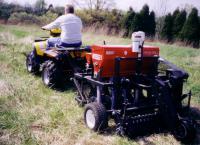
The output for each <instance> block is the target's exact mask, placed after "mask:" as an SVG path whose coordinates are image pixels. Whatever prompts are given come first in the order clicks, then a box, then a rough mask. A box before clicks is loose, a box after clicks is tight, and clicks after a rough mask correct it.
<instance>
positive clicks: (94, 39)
mask: <svg viewBox="0 0 200 145" xmlns="http://www.w3.org/2000/svg"><path fill="white" fill-rule="evenodd" d="M46 33H47V32H44V31H42V30H40V29H39V27H37V26H13V25H0V69H1V70H0V144H27V145H29V144H30V145H32V144H33V145H35V144H59V145H61V144H68V145H74V144H84V145H85V144H87V145H94V144H95V145H105V144H109V145H110V144H113V145H115V144H117V145H135V144H180V143H179V142H177V141H176V140H175V139H174V138H173V137H172V136H171V135H169V134H152V135H151V136H147V137H140V138H136V139H135V140H129V139H127V138H125V137H119V136H116V135H114V134H113V133H107V134H96V133H94V132H92V131H90V130H89V129H87V128H86V127H85V125H84V122H83V108H80V107H79V106H78V105H77V103H76V102H75V101H74V95H75V92H74V90H72V89H69V90H66V91H65V92H57V91H55V90H51V89H48V88H46V87H45V86H44V85H43V84H42V81H41V78H40V77H37V76H33V75H31V74H28V73H27V72H26V69H25V56H24V53H27V52H29V51H31V50H32V48H31V43H32V42H33V39H34V38H35V37H37V36H40V35H41V36H44V35H45V34H46ZM83 37H84V38H83V39H84V43H85V45H86V44H87V45H91V44H94V43H95V44H103V40H106V42H107V44H129V43H130V40H129V39H123V38H118V37H110V36H104V35H99V34H91V33H84V34H83ZM149 44H151V45H156V46H159V47H160V48H161V56H163V57H164V58H167V59H168V60H170V61H172V62H173V63H175V64H177V65H178V66H180V67H181V68H184V69H185V70H186V71H188V72H189V74H190V78H189V80H188V82H187V87H186V89H192V91H193V99H192V106H193V107H194V109H195V110H196V112H195V113H196V116H195V118H196V119H198V121H199V120H200V118H199V117H200V115H199V113H198V112H199V109H200V81H199V78H200V50H195V49H192V48H187V47H179V46H176V45H166V44H161V43H149ZM198 132H199V131H198ZM199 139H200V137H199V138H198V139H197V141H196V144H199V143H200V142H199V141H198V140H199Z"/></svg>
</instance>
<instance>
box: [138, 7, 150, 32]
mask: <svg viewBox="0 0 200 145" xmlns="http://www.w3.org/2000/svg"><path fill="white" fill-rule="evenodd" d="M139 15H140V18H141V19H142V21H141V23H140V25H141V28H140V29H141V30H140V31H144V32H145V33H146V34H147V35H149V32H150V29H151V28H150V25H149V6H148V5H147V4H145V5H144V6H143V8H142V10H141V11H140V13H139Z"/></svg>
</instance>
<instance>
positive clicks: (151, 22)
mask: <svg viewBox="0 0 200 145" xmlns="http://www.w3.org/2000/svg"><path fill="white" fill-rule="evenodd" d="M155 31H156V20H155V13H154V11H151V13H150V15H149V35H150V36H151V37H153V36H155Z"/></svg>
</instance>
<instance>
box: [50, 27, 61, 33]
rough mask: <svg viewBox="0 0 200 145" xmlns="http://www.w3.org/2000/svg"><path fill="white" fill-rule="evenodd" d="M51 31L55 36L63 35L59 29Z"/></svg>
mask: <svg viewBox="0 0 200 145" xmlns="http://www.w3.org/2000/svg"><path fill="white" fill-rule="evenodd" d="M50 31H51V33H53V34H60V33H61V29H59V28H56V29H51V30H50Z"/></svg>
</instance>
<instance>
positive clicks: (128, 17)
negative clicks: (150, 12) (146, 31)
mask: <svg viewBox="0 0 200 145" xmlns="http://www.w3.org/2000/svg"><path fill="white" fill-rule="evenodd" d="M134 17H135V12H134V11H133V9H132V7H130V8H129V11H128V12H127V13H126V14H125V16H124V20H123V24H122V25H123V28H124V29H125V34H124V36H125V37H127V36H130V35H131V34H132V29H133V28H132V26H133V22H134Z"/></svg>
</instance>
